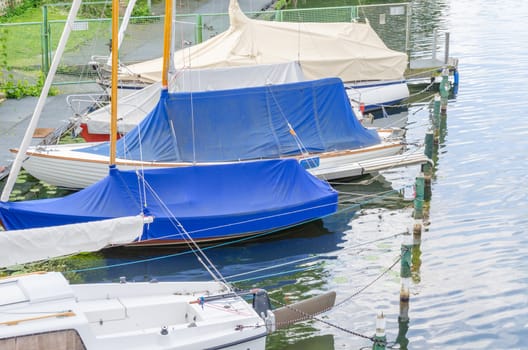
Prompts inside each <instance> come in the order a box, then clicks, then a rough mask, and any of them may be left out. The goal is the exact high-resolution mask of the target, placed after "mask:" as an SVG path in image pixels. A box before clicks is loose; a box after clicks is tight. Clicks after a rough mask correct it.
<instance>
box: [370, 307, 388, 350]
mask: <svg viewBox="0 0 528 350" xmlns="http://www.w3.org/2000/svg"><path fill="white" fill-rule="evenodd" d="M386 345H387V336H386V335H385V317H384V316H383V313H380V314H378V316H377V317H376V334H375V335H374V344H372V350H385V346H386Z"/></svg>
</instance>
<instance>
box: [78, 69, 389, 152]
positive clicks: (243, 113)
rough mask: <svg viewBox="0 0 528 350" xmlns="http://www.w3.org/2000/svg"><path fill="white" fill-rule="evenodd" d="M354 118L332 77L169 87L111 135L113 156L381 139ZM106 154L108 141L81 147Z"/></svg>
mask: <svg viewBox="0 0 528 350" xmlns="http://www.w3.org/2000/svg"><path fill="white" fill-rule="evenodd" d="M380 142H381V141H380V138H379V136H378V134H377V133H376V132H374V131H371V130H367V129H366V128H364V127H363V126H362V125H361V124H360V123H359V122H358V120H357V118H356V116H355V115H354V112H353V111H352V108H351V106H350V102H349V100H348V97H347V95H346V92H345V89H344V86H343V83H342V81H341V80H340V79H339V78H327V79H320V80H313V81H303V82H298V83H288V84H279V85H269V86H261V87H252V88H241V89H232V90H220V91H206V92H193V93H188V92H179V93H168V92H167V91H162V93H161V97H160V100H159V102H158V104H157V106H156V107H155V108H154V110H153V111H151V113H149V114H148V115H147V116H146V117H145V119H144V120H143V121H142V122H141V123H140V124H138V126H137V127H135V128H134V129H132V130H131V131H130V132H129V133H127V134H126V135H125V136H124V137H122V138H121V139H120V140H119V141H118V142H117V156H118V157H119V158H125V159H133V160H144V161H158V162H180V161H183V162H192V161H195V162H219V161H232V160H248V159H261V158H277V157H279V156H284V155H294V154H301V153H302V152H303V151H308V152H314V153H318V152H324V151H335V150H346V149H358V148H363V147H367V146H372V145H375V144H378V143H380ZM81 151H83V152H89V153H96V154H101V155H108V154H109V143H102V144H99V145H96V146H92V147H87V148H84V149H81Z"/></svg>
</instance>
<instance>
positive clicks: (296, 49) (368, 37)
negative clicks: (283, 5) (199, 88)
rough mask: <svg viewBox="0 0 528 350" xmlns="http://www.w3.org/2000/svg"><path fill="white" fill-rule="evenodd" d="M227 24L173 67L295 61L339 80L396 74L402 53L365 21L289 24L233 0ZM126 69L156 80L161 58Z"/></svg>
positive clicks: (180, 55)
mask: <svg viewBox="0 0 528 350" xmlns="http://www.w3.org/2000/svg"><path fill="white" fill-rule="evenodd" d="M229 18H230V27H229V29H228V30H226V31H225V32H222V33H220V34H219V35H217V36H215V37H213V38H211V39H209V40H206V41H204V42H203V43H201V44H197V45H194V46H191V47H190V48H186V49H184V50H179V51H177V52H175V54H174V61H175V67H176V69H184V68H189V67H192V68H213V67H226V66H243V65H253V64H271V63H282V62H290V61H298V62H300V64H301V67H302V69H303V73H304V75H305V77H306V78H307V79H319V78H326V77H340V78H341V80H343V81H344V82H354V81H361V80H392V79H402V77H403V74H404V72H405V69H406V66H407V55H406V54H405V53H401V52H397V51H394V50H391V49H389V48H387V46H386V45H385V44H384V43H383V41H382V40H381V39H380V37H379V36H378V35H377V34H376V32H375V31H374V30H373V29H372V27H371V26H370V25H369V24H368V23H295V22H272V21H262V20H255V19H250V18H248V17H247V16H246V15H245V14H244V13H243V12H242V11H241V9H240V7H239V5H238V2H237V1H236V0H231V1H230V4H229ZM129 68H130V70H131V71H132V72H134V73H136V74H139V75H140V76H141V77H142V78H144V79H147V80H149V79H150V80H151V81H152V82H155V81H160V80H161V68H162V60H161V58H158V59H154V60H150V61H146V62H142V63H138V64H134V65H131V66H129Z"/></svg>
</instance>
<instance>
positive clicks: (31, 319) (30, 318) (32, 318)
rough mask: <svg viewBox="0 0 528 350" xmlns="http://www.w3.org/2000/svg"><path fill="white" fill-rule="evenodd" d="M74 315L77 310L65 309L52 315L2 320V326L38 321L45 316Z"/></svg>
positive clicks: (0, 324)
mask: <svg viewBox="0 0 528 350" xmlns="http://www.w3.org/2000/svg"><path fill="white" fill-rule="evenodd" d="M73 316H76V314H75V312H73V311H64V312H57V313H54V314H50V315H43V316H35V317H28V318H21V319H19V320H13V321H5V322H0V326H16V325H17V324H19V323H20V322H27V321H36V320H42V319H45V318H52V317H73Z"/></svg>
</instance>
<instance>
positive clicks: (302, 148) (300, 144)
mask: <svg viewBox="0 0 528 350" xmlns="http://www.w3.org/2000/svg"><path fill="white" fill-rule="evenodd" d="M267 88H268V91H269V92H270V95H271V97H272V98H273V102H275V105H276V106H277V108H278V109H279V113H280V116H281V117H282V118H283V119H284V121H285V122H286V125H287V126H288V131H289V132H290V135H291V136H292V137H293V139H294V140H295V143H296V144H297V148H299V151H301V153H304V154H309V152H308V150H307V149H306V147H305V146H304V144H303V142H302V140H301V139H300V138H299V136H298V135H297V133H296V132H295V129H294V128H293V127H292V125H291V124H290V121H289V120H288V118H287V117H286V116H285V115H284V112H283V111H282V108H281V105H280V103H279V101H277V98H276V97H275V94H274V93H273V89H272V86H271V85H267Z"/></svg>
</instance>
